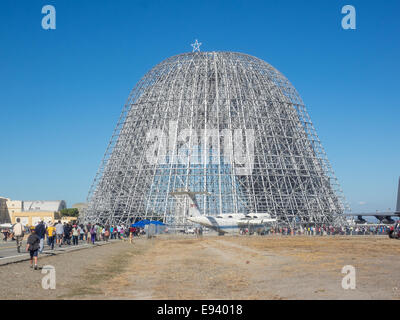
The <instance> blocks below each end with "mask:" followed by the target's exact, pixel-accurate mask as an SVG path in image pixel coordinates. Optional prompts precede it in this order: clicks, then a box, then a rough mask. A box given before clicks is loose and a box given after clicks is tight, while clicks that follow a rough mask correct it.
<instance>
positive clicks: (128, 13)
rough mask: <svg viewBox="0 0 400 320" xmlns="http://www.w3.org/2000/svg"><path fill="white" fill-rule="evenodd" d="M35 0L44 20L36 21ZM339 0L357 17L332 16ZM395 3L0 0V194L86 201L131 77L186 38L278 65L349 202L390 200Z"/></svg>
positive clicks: (396, 167)
mask: <svg viewBox="0 0 400 320" xmlns="http://www.w3.org/2000/svg"><path fill="white" fill-rule="evenodd" d="M46 4H51V5H54V6H55V8H56V12H57V15H56V17H57V25H56V27H57V29H56V30H47V31H46V30H43V29H42V27H41V20H42V17H43V14H42V13H41V9H42V6H44V5H46ZM346 4H351V5H353V6H355V8H356V10H357V29H356V30H343V29H342V28H341V19H342V17H343V15H342V14H341V8H342V7H343V6H344V5H346ZM399 14H400V1H398V0H393V1H390V0H384V1H367V0H363V1H355V0H349V1H336V0H329V1H325V0H324V1H322V0H318V1H314V0H312V1H310V0H308V1H303V0H296V1H295V0H293V1H288V0H279V1H277V0H274V1H272V0H270V1H268V0H263V1H234V0H229V1H217V0H213V1H166V0H165V1H148V0H146V1H128V0H126V1H122V0H120V1H115V0H113V1H111V0H109V1H100V0H97V1H94V0H93V1H88V0H80V1H77V0H52V1H50V0H48V1H38V0H29V1H28V0H27V1H21V0H2V1H1V2H0V110H1V113H0V117H1V120H2V121H1V123H0V137H1V140H0V141H1V147H0V195H2V196H6V197H11V198H13V199H22V200H23V199H25V200H28V199H42V200H51V199H65V200H66V201H67V204H68V205H72V204H73V203H75V202H80V201H85V199H86V196H87V192H88V189H89V186H90V184H91V182H92V179H93V178H94V175H95V173H96V171H97V168H98V166H99V164H100V161H101V158H102V156H103V153H104V151H105V149H106V146H107V143H108V140H109V138H110V136H111V134H112V131H113V128H114V126H115V125H116V122H117V119H118V117H119V114H120V111H121V109H122V107H123V105H124V103H125V101H126V99H127V97H128V94H129V92H130V90H131V89H132V87H133V86H134V85H135V83H136V82H137V81H138V80H139V79H140V78H141V77H142V76H143V75H144V73H145V72H147V71H148V70H149V69H150V68H151V67H152V66H154V65H155V64H157V63H159V62H161V61H162V60H163V59H165V58H167V57H169V56H172V55H175V54H179V53H182V52H187V51H191V49H192V48H191V46H190V44H191V43H193V42H194V39H199V41H200V42H202V43H203V45H202V46H201V50H202V51H213V50H229V51H238V52H244V53H248V54H251V55H254V56H256V57H259V58H261V59H263V60H265V61H267V62H269V63H270V64H272V65H273V66H274V67H276V68H277V69H278V70H280V71H281V72H282V73H283V74H285V75H286V76H287V77H288V78H289V80H290V81H291V82H292V83H293V84H294V86H295V87H296V88H297V90H298V91H299V93H300V95H301V96H302V98H303V100H304V102H305V104H306V105H307V108H308V111H309V114H310V116H311V119H312V121H313V122H314V125H315V127H316V130H317V133H318V134H319V137H320V139H321V141H322V144H323V146H324V148H325V150H326V152H327V155H328V158H329V159H330V161H331V164H332V166H333V169H334V171H335V173H336V175H337V177H338V179H339V182H340V184H341V186H342V188H343V191H344V193H345V196H346V198H347V199H348V202H349V203H350V205H351V207H352V209H353V211H356V212H358V211H360V210H375V209H379V210H384V209H387V208H389V207H390V208H392V209H393V208H394V204H395V193H396V188H397V179H398V177H399V175H400V126H399V123H400V104H399V95H400V78H399V74H400V41H399V34H400V18H399ZM360 202H365V204H364V205H360V204H359V203H360Z"/></svg>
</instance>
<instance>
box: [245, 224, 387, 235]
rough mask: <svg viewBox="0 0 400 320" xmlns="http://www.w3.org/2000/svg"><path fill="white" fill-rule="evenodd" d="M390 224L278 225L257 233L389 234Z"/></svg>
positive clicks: (246, 230)
mask: <svg viewBox="0 0 400 320" xmlns="http://www.w3.org/2000/svg"><path fill="white" fill-rule="evenodd" d="M389 229H390V226H346V227H334V226H325V225H322V226H309V227H303V226H299V227H296V228H290V227H276V228H266V229H264V230H259V231H258V232H257V233H259V234H262V235H272V234H281V235H292V236H294V235H309V236H332V235H342V236H346V235H347V236H350V235H387V234H388V232H389ZM247 233H249V230H248V229H244V230H242V231H241V234H247Z"/></svg>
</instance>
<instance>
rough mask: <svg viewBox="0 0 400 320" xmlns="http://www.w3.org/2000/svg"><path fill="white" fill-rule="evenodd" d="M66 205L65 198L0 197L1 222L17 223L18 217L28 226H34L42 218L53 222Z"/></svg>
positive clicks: (47, 221)
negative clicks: (29, 199)
mask: <svg viewBox="0 0 400 320" xmlns="http://www.w3.org/2000/svg"><path fill="white" fill-rule="evenodd" d="M66 207H67V204H66V202H65V201H64V200H55V201H41V200H34V201H24V200H11V199H9V198H4V197H0V223H9V222H10V223H16V221H17V218H20V219H21V222H22V224H23V225H28V226H34V225H36V224H37V223H38V222H39V221H41V220H43V221H44V222H46V223H50V222H51V223H53V222H54V221H55V220H58V219H59V218H60V216H59V212H60V211H61V210H62V209H65V208H66Z"/></svg>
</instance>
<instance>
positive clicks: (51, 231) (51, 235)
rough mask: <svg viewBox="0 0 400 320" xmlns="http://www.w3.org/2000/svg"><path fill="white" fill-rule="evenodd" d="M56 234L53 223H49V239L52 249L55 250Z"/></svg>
mask: <svg viewBox="0 0 400 320" xmlns="http://www.w3.org/2000/svg"><path fill="white" fill-rule="evenodd" d="M55 235H56V228H55V227H54V226H53V224H49V226H48V228H47V239H48V243H49V247H50V248H51V250H54V238H55Z"/></svg>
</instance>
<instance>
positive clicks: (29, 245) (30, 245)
mask: <svg viewBox="0 0 400 320" xmlns="http://www.w3.org/2000/svg"><path fill="white" fill-rule="evenodd" d="M39 248H40V238H39V237H38V235H37V234H36V231H35V227H31V234H30V235H29V237H28V240H27V241H26V251H29V254H30V256H31V259H30V261H31V268H33V260H35V270H37V269H38V267H37V261H38V252H39Z"/></svg>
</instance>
